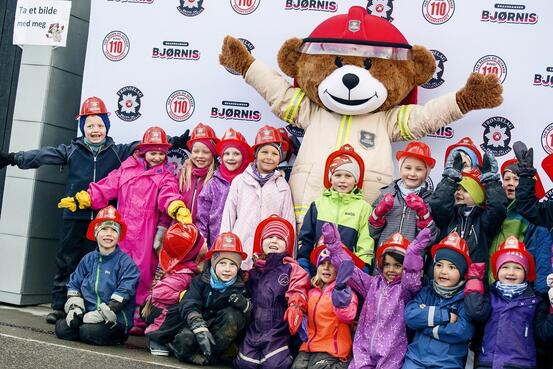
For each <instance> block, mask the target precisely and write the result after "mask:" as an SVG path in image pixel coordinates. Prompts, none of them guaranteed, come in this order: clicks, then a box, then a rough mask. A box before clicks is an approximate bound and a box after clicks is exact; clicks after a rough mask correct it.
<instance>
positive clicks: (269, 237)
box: [234, 215, 309, 369]
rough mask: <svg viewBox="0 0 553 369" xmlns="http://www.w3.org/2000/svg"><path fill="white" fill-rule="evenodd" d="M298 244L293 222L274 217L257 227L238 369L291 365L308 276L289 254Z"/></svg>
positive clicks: (237, 360) (304, 305)
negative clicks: (249, 315) (249, 317)
mask: <svg viewBox="0 0 553 369" xmlns="http://www.w3.org/2000/svg"><path fill="white" fill-rule="evenodd" d="M294 243H295V234H294V227H293V226H292V223H290V222H289V221H287V220H286V219H284V218H282V217H279V216H278V215H271V216H270V217H268V218H267V219H264V220H263V221H262V222H260V223H259V225H258V226H257V228H256V230H255V239H254V249H253V252H254V254H255V255H256V258H257V256H259V258H257V260H256V261H255V265H254V267H253V268H252V269H251V270H250V272H249V273H250V274H249V280H248V288H249V290H250V291H251V294H252V299H251V302H252V305H253V312H252V314H253V315H252V321H251V323H250V325H249V326H248V327H247V328H246V335H245V337H244V340H243V341H242V343H241V344H240V350H239V353H238V357H236V359H235V360H234V367H235V368H241V369H257V368H263V369H270V368H275V369H276V368H279V369H288V368H290V366H291V365H292V357H291V356H290V344H291V342H292V337H291V336H293V335H295V334H296V333H297V332H298V329H299V328H300V325H301V323H302V320H303V316H304V313H305V311H306V307H307V290H308V288H309V275H308V274H307V273H306V272H305V271H304V270H303V269H302V267H301V266H300V265H299V264H298V263H297V262H296V261H295V260H294V259H293V258H292V257H291V256H292V255H293V250H294V247H295V245H294Z"/></svg>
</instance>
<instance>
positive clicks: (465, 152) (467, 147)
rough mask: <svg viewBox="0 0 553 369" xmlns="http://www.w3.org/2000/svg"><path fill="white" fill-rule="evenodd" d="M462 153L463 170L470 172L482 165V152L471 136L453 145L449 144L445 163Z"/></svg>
mask: <svg viewBox="0 0 553 369" xmlns="http://www.w3.org/2000/svg"><path fill="white" fill-rule="evenodd" d="M457 154H459V155H461V159H462V162H463V169H462V171H466V172H470V171H471V170H473V169H478V168H480V167H481V166H482V154H480V151H479V150H478V147H477V146H476V145H475V144H474V142H473V141H472V139H471V138H470V137H463V138H461V139H460V140H459V141H458V142H456V143H454V144H453V145H449V146H448V147H447V149H446V150H445V156H444V157H445V162H444V166H445V164H447V162H448V160H453V158H454V157H455V155H457Z"/></svg>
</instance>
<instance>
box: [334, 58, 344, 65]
mask: <svg viewBox="0 0 553 369" xmlns="http://www.w3.org/2000/svg"><path fill="white" fill-rule="evenodd" d="M334 64H336V66H337V67H338V68H342V67H343V66H344V64H343V63H342V58H340V57H339V56H337V57H336V59H335V60H334Z"/></svg>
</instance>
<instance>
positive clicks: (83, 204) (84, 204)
mask: <svg viewBox="0 0 553 369" xmlns="http://www.w3.org/2000/svg"><path fill="white" fill-rule="evenodd" d="M75 199H76V200H77V203H78V204H79V209H81V210H82V209H90V207H91V206H92V205H91V200H90V195H89V194H88V192H86V191H79V192H77V194H76V195H75Z"/></svg>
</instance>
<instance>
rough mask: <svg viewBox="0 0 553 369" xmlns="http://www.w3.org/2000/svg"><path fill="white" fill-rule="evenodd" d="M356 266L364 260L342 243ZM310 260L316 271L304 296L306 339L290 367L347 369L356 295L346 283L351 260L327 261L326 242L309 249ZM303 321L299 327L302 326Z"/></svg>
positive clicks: (362, 266) (359, 266)
mask: <svg viewBox="0 0 553 369" xmlns="http://www.w3.org/2000/svg"><path fill="white" fill-rule="evenodd" d="M344 251H345V252H346V253H348V254H349V255H350V256H351V258H352V259H355V261H356V264H357V267H358V268H361V269H362V268H364V267H365V263H364V262H363V260H361V259H359V258H358V257H357V256H355V255H354V254H353V253H352V252H351V251H349V249H347V248H346V247H344ZM311 263H312V264H313V265H315V266H316V267H317V274H316V275H315V276H314V277H313V278H311V285H312V286H313V287H312V288H311V290H309V295H308V298H307V318H308V319H307V326H308V331H307V341H306V342H305V343H304V344H302V346H301V347H300V353H299V354H298V356H297V357H296V360H295V361H294V364H293V366H292V369H346V368H347V367H348V365H349V362H350V360H351V346H352V339H351V338H352V326H353V320H354V319H355V314H356V313H357V304H358V298H357V295H356V294H355V293H353V292H352V290H351V288H350V287H349V286H348V285H347V282H348V280H349V279H350V278H351V274H352V273H351V272H352V269H353V266H354V264H353V262H350V263H349V264H348V267H345V266H344V267H342V268H340V271H339V272H338V273H336V268H334V266H333V265H332V264H331V262H330V253H329V251H328V249H327V248H326V246H325V245H320V246H318V247H317V248H315V249H314V250H313V251H312V252H311ZM303 326H304V325H303V324H302V329H303Z"/></svg>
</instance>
